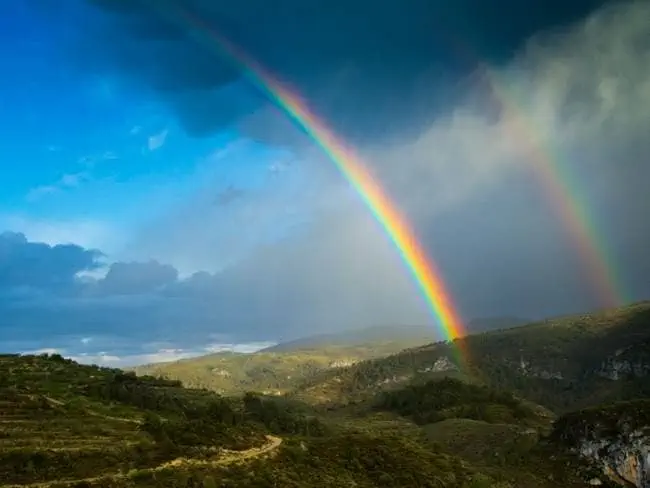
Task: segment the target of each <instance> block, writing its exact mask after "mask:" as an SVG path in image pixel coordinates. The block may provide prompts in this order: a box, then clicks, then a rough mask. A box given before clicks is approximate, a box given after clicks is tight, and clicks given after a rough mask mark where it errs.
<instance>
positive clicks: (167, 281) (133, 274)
mask: <svg viewBox="0 0 650 488" xmlns="http://www.w3.org/2000/svg"><path fill="white" fill-rule="evenodd" d="M177 279H178V271H177V270H176V268H174V267H173V266H170V265H168V264H161V263H159V262H158V261H154V260H152V261H148V262H143V263H138V262H130V263H122V262H118V263H113V264H111V265H110V267H109V269H108V273H106V276H105V277H104V278H102V279H101V280H99V281H98V282H97V284H96V288H97V290H98V291H99V292H100V293H105V294H108V295H133V294H141V293H150V292H153V291H157V290H159V289H161V288H163V287H165V286H167V285H171V284H173V283H175V282H176V280H177Z"/></svg>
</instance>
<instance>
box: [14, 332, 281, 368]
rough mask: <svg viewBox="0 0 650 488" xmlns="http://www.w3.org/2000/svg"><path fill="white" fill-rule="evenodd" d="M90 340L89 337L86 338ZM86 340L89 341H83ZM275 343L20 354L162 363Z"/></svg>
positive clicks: (105, 363) (115, 362)
mask: <svg viewBox="0 0 650 488" xmlns="http://www.w3.org/2000/svg"><path fill="white" fill-rule="evenodd" d="M86 340H87V341H86ZM84 341H86V342H84ZM81 342H82V343H83V344H84V345H87V344H88V343H90V342H91V340H90V338H82V339H81ZM273 345H275V343H274V342H252V343H245V344H208V345H207V346H204V347H196V348H189V349H186V348H175V347H167V348H160V349H157V350H155V351H149V352H143V353H136V354H134V353H132V352H131V353H124V354H122V353H120V352H113V351H99V352H82V353H74V352H71V351H70V350H69V349H65V348H52V347H45V348H40V349H35V350H29V351H23V352H21V354H61V355H62V356H63V357H66V358H69V359H72V360H73V361H76V362H78V363H81V364H98V365H100V366H110V367H127V366H137V365H141V364H151V363H163V362H172V361H178V360H180V359H188V358H193V357H197V356H202V355H205V354H211V353H217V352H225V351H232V352H238V353H244V354H250V353H253V352H256V351H259V350H260V349H264V348H266V347H271V346H273Z"/></svg>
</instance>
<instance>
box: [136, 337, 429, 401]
mask: <svg viewBox="0 0 650 488" xmlns="http://www.w3.org/2000/svg"><path fill="white" fill-rule="evenodd" d="M434 333H435V330H434V329H432V328H431V327H413V326H404V327H373V328H368V329H361V330H353V331H347V332H341V333H336V334H322V335H316V336H310V337H305V338H302V339H298V340H294V341H291V342H285V343H281V344H278V345H276V346H273V347H269V348H267V349H263V350H261V351H258V352H255V353H247V354H244V353H233V352H224V353H216V354H208V355H206V356H201V357H197V358H191V359H182V360H180V361H175V362H167V363H157V364H147V365H142V366H137V367H135V368H133V369H132V370H133V371H135V372H136V374H138V375H154V376H162V377H164V378H169V379H175V380H180V381H182V382H183V384H184V385H185V386H188V387H195V388H207V389H210V390H213V391H216V392H218V393H222V394H227V395H232V394H237V393H242V392H245V391H257V392H262V393H266V394H274V395H277V394H282V393H286V392H288V391H289V390H291V389H292V388H293V387H295V386H296V385H298V384H300V383H301V382H302V381H304V380H305V379H307V378H310V377H312V376H313V375H315V374H317V373H320V372H322V371H326V370H329V369H336V368H341V367H345V366H350V365H352V364H355V363H357V362H359V361H363V360H367V359H373V358H380V357H385V356H388V355H390V354H396V353H398V352H399V351H401V350H403V349H406V348H408V347H415V346H421V345H423V344H428V343H430V342H432V341H433V340H434Z"/></svg>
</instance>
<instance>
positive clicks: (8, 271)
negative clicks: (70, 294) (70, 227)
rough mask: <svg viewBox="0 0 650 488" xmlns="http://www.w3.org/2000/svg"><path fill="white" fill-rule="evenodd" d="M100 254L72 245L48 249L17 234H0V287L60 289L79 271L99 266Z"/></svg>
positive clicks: (73, 280)
mask: <svg viewBox="0 0 650 488" xmlns="http://www.w3.org/2000/svg"><path fill="white" fill-rule="evenodd" d="M100 257H101V253H99V252H98V251H93V250H88V249H84V248H83V247H80V246H77V245H74V244H65V245H61V244H60V245H56V246H49V245H48V244H44V243H39V242H28V241H27V238H26V237H25V236H24V235H23V234H20V233H14V232H2V233H0V288H4V289H6V288H18V287H29V288H37V289H49V290H62V289H66V288H68V287H71V286H72V285H74V284H75V283H76V276H77V274H78V273H80V272H82V271H92V270H94V269H97V268H98V267H99V266H100V265H99V263H98V261H97V260H98V259H99V258H100Z"/></svg>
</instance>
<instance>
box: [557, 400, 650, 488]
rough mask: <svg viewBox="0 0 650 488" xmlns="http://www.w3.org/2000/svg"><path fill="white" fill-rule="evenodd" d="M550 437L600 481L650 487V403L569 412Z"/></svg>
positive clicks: (560, 420) (621, 404) (561, 419)
mask: <svg viewBox="0 0 650 488" xmlns="http://www.w3.org/2000/svg"><path fill="white" fill-rule="evenodd" d="M553 437H554V438H555V439H556V440H557V441H559V442H560V443H562V444H564V445H565V446H566V447H568V448H569V450H570V451H572V452H574V453H576V454H578V455H579V456H580V457H581V458H582V459H583V460H585V461H587V462H588V463H589V464H590V465H591V466H592V467H594V468H596V469H597V470H598V471H599V472H601V473H602V474H603V479H605V478H604V477H606V478H609V480H611V481H613V482H614V483H616V484H618V485H620V486H627V487H630V486H634V487H637V488H650V400H635V401H632V402H621V403H616V404H613V405H611V406H607V407H604V408H592V409H585V410H581V411H578V412H572V413H570V414H568V415H565V416H563V417H561V418H559V419H558V420H557V422H556V424H555V428H554V432H553ZM592 481H594V480H592Z"/></svg>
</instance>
